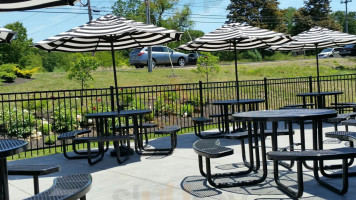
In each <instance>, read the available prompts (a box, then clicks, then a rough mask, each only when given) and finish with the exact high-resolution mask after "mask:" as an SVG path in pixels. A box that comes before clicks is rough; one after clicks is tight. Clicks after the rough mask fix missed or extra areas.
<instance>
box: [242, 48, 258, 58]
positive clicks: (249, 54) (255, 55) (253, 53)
mask: <svg viewBox="0 0 356 200" xmlns="http://www.w3.org/2000/svg"><path fill="white" fill-rule="evenodd" d="M243 57H244V58H245V59H251V60H253V61H260V60H262V56H261V54H260V52H258V51H257V50H256V49H253V50H248V51H245V52H244V53H243Z"/></svg>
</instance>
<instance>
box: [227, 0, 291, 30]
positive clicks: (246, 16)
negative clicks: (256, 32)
mask: <svg viewBox="0 0 356 200" xmlns="http://www.w3.org/2000/svg"><path fill="white" fill-rule="evenodd" d="M278 5H279V2H278V0H231V3H230V5H229V6H228V7H227V10H229V14H228V16H227V18H228V21H227V22H229V23H231V22H247V23H248V24H250V25H251V26H257V27H260V28H266V29H270V30H275V31H279V32H285V31H286V26H285V24H284V23H283V13H282V11H281V10H280V9H278Z"/></svg>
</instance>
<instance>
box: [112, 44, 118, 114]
mask: <svg viewBox="0 0 356 200" xmlns="http://www.w3.org/2000/svg"><path fill="white" fill-rule="evenodd" d="M110 44H111V56H112V66H113V68H114V80H115V93H116V106H117V111H118V112H120V106H119V88H118V87H117V76H116V64H115V51H114V44H113V41H110Z"/></svg>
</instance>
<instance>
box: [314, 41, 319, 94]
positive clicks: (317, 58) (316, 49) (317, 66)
mask: <svg viewBox="0 0 356 200" xmlns="http://www.w3.org/2000/svg"><path fill="white" fill-rule="evenodd" d="M315 54H316V70H317V74H316V80H317V83H316V84H317V87H318V93H320V77H319V56H318V44H316V45H315Z"/></svg>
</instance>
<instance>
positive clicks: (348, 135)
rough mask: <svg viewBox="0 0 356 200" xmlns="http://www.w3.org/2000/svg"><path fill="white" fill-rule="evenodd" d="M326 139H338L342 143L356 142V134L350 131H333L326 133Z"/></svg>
mask: <svg viewBox="0 0 356 200" xmlns="http://www.w3.org/2000/svg"><path fill="white" fill-rule="evenodd" d="M325 137H330V138H337V139H339V140H342V141H352V142H355V141H356V132H349V131H333V132H327V133H325Z"/></svg>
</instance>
